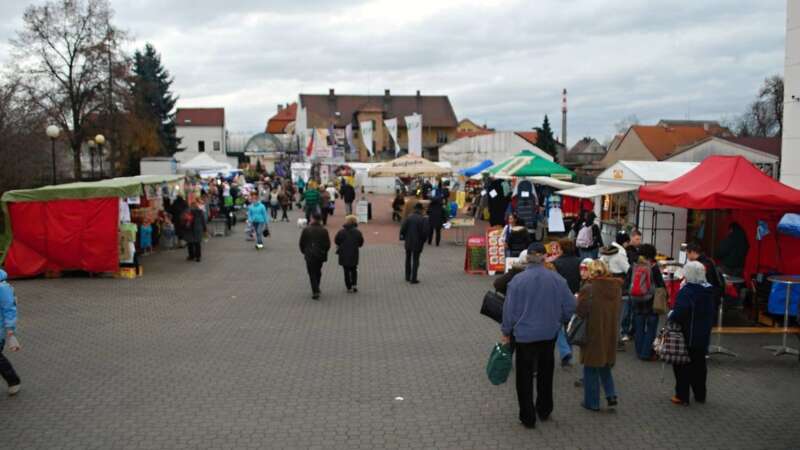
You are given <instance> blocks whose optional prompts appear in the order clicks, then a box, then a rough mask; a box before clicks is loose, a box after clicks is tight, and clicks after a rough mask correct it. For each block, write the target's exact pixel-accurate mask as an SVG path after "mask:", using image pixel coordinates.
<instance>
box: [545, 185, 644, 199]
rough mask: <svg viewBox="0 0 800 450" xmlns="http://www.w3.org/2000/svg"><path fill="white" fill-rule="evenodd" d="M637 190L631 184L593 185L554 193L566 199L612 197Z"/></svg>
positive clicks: (636, 187)
mask: <svg viewBox="0 0 800 450" xmlns="http://www.w3.org/2000/svg"><path fill="white" fill-rule="evenodd" d="M638 188H639V186H636V185H633V184H593V185H591V186H581V187H576V188H572V189H564V190H561V191H558V192H556V194H558V195H565V196H567V197H577V198H594V197H600V196H603V195H613V194H621V193H623V192H630V191H635V190H636V189H638Z"/></svg>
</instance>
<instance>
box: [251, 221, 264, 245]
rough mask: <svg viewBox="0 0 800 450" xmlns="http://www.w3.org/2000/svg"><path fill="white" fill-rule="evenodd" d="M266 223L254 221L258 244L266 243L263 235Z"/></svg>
mask: <svg viewBox="0 0 800 450" xmlns="http://www.w3.org/2000/svg"><path fill="white" fill-rule="evenodd" d="M265 225H266V224H265V223H264V222H253V232H254V233H255V235H256V244H258V245H262V244H263V243H264V239H263V237H264V236H263V235H262V233H263V232H264V226H265Z"/></svg>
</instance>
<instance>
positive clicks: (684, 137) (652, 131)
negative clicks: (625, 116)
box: [629, 125, 721, 161]
mask: <svg viewBox="0 0 800 450" xmlns="http://www.w3.org/2000/svg"><path fill="white" fill-rule="evenodd" d="M631 131H633V132H635V133H636V134H637V135H638V136H639V139H641V140H642V143H643V144H644V146H645V147H647V149H648V150H649V151H650V153H652V154H653V157H655V158H656V160H657V161H663V160H665V159H667V158H669V157H670V156H672V155H673V154H674V153H676V152H677V151H678V150H679V149H680V148H681V147H685V146H687V145H691V144H694V143H695V142H697V141H700V140H703V139H705V138H707V137H709V136H714V135H716V134H718V133H720V131H721V130H719V129H710V130H706V129H705V128H703V127H702V126H674V127H665V126H660V125H634V126H632V127H631V129H630V130H629V132H631Z"/></svg>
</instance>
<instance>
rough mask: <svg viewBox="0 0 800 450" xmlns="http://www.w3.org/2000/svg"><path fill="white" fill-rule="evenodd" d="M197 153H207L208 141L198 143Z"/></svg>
mask: <svg viewBox="0 0 800 450" xmlns="http://www.w3.org/2000/svg"><path fill="white" fill-rule="evenodd" d="M197 151H198V152H200V153H203V152H204V151H206V141H197Z"/></svg>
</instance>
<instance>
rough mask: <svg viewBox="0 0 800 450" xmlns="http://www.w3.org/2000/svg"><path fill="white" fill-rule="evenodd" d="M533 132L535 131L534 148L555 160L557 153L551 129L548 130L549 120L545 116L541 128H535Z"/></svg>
mask: <svg viewBox="0 0 800 450" xmlns="http://www.w3.org/2000/svg"><path fill="white" fill-rule="evenodd" d="M534 130H536V146H537V147H539V148H540V149H542V150H544V151H545V153H547V154H548V155H550V156H552V157H553V158H555V157H556V155H557V153H558V151H557V149H556V140H555V138H554V137H553V129H552V128H550V119H548V118H547V114H545V115H544V122H542V126H541V127H536V128H534Z"/></svg>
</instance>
